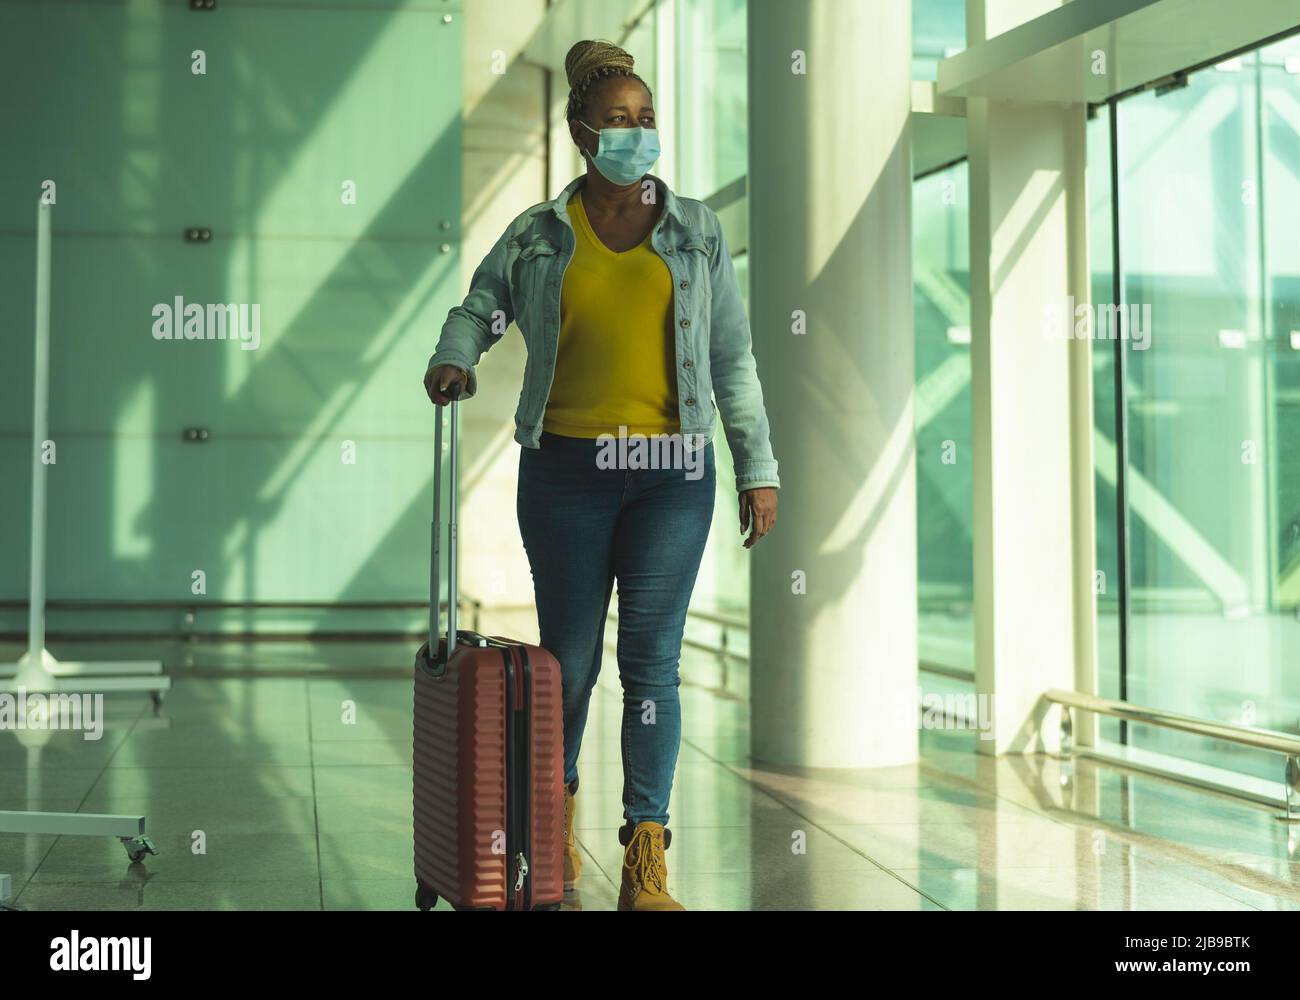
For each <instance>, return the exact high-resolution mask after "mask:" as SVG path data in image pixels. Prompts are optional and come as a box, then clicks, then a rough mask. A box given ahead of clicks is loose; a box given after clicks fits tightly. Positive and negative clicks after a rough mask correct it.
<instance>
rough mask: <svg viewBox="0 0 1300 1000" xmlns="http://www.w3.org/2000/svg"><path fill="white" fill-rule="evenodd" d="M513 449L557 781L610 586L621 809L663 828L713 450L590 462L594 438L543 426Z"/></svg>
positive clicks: (589, 676)
mask: <svg viewBox="0 0 1300 1000" xmlns="http://www.w3.org/2000/svg"><path fill="white" fill-rule="evenodd" d="M539 444H540V448H522V449H520V456H519V493H518V498H517V512H518V517H519V531H520V534H521V535H522V536H523V541H524V548H525V550H526V551H527V553H528V562H529V564H530V566H531V567H532V573H533V589H534V591H535V592H536V600H537V623H538V626H539V629H540V632H541V643H542V645H543V646H545V647H546V648H547V649H548V650H550V651H551V653H552V654H553V655H554V656H555V658H556V659H557V660H559V661H560V671H561V675H562V678H563V688H564V780H565V783H566V784H567V783H572V782H573V781H575V780H576V779H577V777H578V750H579V748H580V747H581V745H582V731H583V728H584V727H585V725H586V722H587V705H588V702H589V701H590V699H591V692H592V689H593V688H594V687H595V685H596V678H597V676H598V675H599V673H600V661H601V653H602V651H603V647H604V636H605V616H606V614H607V612H608V610H609V599H610V594H611V592H612V590H613V587H614V581H615V580H617V581H618V673H619V679H620V681H621V682H622V686H623V721H622V733H621V745H622V757H623V816H624V819H626V820H627V821H628V822H630V823H633V824H635V823H643V822H655V823H662V824H665V825H667V823H668V798H669V795H670V794H671V792H672V786H673V773H674V771H675V770H676V768H677V751H678V748H679V746H680V744H681V735H682V718H681V703H680V701H679V699H678V694H677V686H678V684H679V683H680V681H679V677H678V672H677V668H678V663H679V661H680V658H681V651H682V632H683V630H684V629H685V627H686V608H687V605H689V604H690V600H691V590H692V589H693V588H694V586H695V577H696V574H697V573H698V571H699V568H700V558H701V556H702V555H703V553H704V543H705V541H706V540H707V539H708V536H709V526H710V523H711V521H712V519H713V501H714V489H715V485H714V484H715V481H716V471H715V468H714V458H713V445H712V443H710V444H708V445H707V446H706V447H705V450H704V453H703V455H702V456H697V457H700V458H702V461H701V462H700V464H699V467H698V468H697V470H696V472H697V473H700V472H702V475H699V477H698V478H694V479H692V478H689V477H688V475H687V473H686V472H684V471H683V470H682V469H632V470H629V469H602V468H599V467H598V466H597V462H596V456H597V451H598V447H599V446H598V443H597V442H596V441H595V440H594V439H586V438H570V437H561V436H559V435H555V434H550V433H543V434H542V436H541V439H540V441H539Z"/></svg>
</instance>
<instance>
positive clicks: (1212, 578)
mask: <svg viewBox="0 0 1300 1000" xmlns="http://www.w3.org/2000/svg"><path fill="white" fill-rule="evenodd" d="M1114 113H1115V114H1116V116H1117V118H1116V136H1117V143H1116V148H1115V149H1114V150H1113V151H1112V152H1113V155H1114V156H1115V157H1116V158H1117V166H1118V177H1119V185H1118V191H1117V192H1116V195H1117V197H1118V199H1119V213H1118V214H1119V233H1118V239H1119V253H1120V266H1121V269H1122V274H1121V278H1122V289H1121V292H1122V296H1123V299H1122V301H1123V302H1124V303H1126V305H1127V311H1128V320H1129V324H1130V329H1129V336H1128V339H1127V341H1123V342H1122V349H1123V352H1124V356H1125V363H1126V367H1127V374H1126V379H1125V383H1124V393H1123V396H1124V398H1123V400H1122V406H1123V410H1122V411H1121V413H1120V415H1121V416H1122V417H1123V420H1124V425H1125V434H1124V438H1125V441H1124V444H1125V449H1124V451H1125V456H1126V459H1127V462H1126V465H1125V470H1124V471H1125V493H1126V503H1125V510H1124V512H1123V517H1122V519H1121V518H1120V517H1119V516H1118V515H1116V514H1114V513H1112V514H1110V521H1109V526H1107V525H1106V521H1105V518H1106V516H1107V515H1106V511H1107V507H1108V506H1109V509H1110V510H1111V511H1114V509H1115V496H1114V492H1113V491H1114V485H1113V479H1114V474H1113V467H1112V469H1111V470H1109V478H1110V480H1111V482H1110V483H1107V478H1108V470H1107V468H1106V467H1105V466H1104V464H1103V463H1104V459H1105V457H1106V453H1105V448H1104V447H1099V449H1098V494H1099V520H1100V521H1101V528H1100V530H1099V558H1101V559H1102V560H1103V562H1102V566H1103V567H1104V566H1105V565H1106V562H1105V560H1106V552H1105V549H1104V546H1105V545H1106V544H1107V535H1108V534H1109V537H1110V538H1112V539H1119V538H1121V537H1125V536H1126V539H1127V546H1126V549H1127V553H1128V574H1127V575H1128V581H1127V583H1128V591H1127V596H1128V605H1129V616H1128V622H1129V634H1128V642H1127V650H1126V653H1127V655H1126V657H1125V658H1124V661H1123V663H1124V666H1123V672H1122V675H1121V676H1120V677H1119V685H1121V686H1122V689H1123V692H1124V696H1125V697H1127V698H1128V699H1129V700H1131V701H1133V702H1136V703H1140V704H1148V705H1153V706H1156V707H1159V708H1164V709H1169V710H1173V711H1179V712H1185V713H1187V714H1190V715H1196V716H1201V717H1204V718H1211V719H1218V720H1225V721H1231V722H1239V723H1245V724H1250V725H1256V726H1262V727H1265V728H1270V729H1278V730H1283V731H1290V732H1295V731H1296V720H1297V718H1298V717H1300V683H1298V681H1297V678H1298V676H1300V675H1297V672H1296V671H1295V669H1294V668H1293V667H1292V666H1289V665H1291V664H1294V663H1295V662H1296V654H1297V652H1300V622H1297V620H1296V617H1295V613H1294V612H1295V607H1296V603H1297V596H1300V576H1298V574H1300V474H1297V471H1296V464H1297V463H1296V462H1295V461H1294V449H1295V444H1294V442H1296V440H1297V436H1296V434H1297V431H1300V419H1298V417H1300V410H1298V409H1297V403H1300V393H1298V392H1297V389H1300V364H1298V361H1297V349H1300V334H1297V335H1296V336H1293V335H1292V331H1294V330H1296V328H1297V327H1298V326H1300V323H1298V322H1297V316H1298V315H1300V312H1298V308H1297V304H1298V303H1300V240H1297V239H1296V236H1295V219H1296V218H1297V217H1300V143H1297V142H1296V139H1295V136H1296V130H1297V126H1298V125H1300V40H1297V39H1291V40H1288V41H1285V42H1281V43H1278V44H1275V45H1272V46H1269V47H1267V48H1265V49H1262V50H1258V51H1256V52H1253V53H1250V54H1248V55H1246V56H1243V57H1241V58H1238V59H1233V60H1230V61H1228V62H1225V63H1223V64H1221V65H1220V66H1218V67H1214V68H1209V69H1205V70H1202V71H1199V72H1196V73H1194V74H1192V75H1191V76H1190V77H1189V78H1188V80H1187V83H1186V85H1185V86H1182V87H1179V88H1177V89H1173V90H1169V91H1167V92H1164V93H1161V92H1158V91H1147V92H1143V93H1141V94H1138V95H1136V96H1133V97H1131V98H1128V99H1125V100H1122V101H1120V102H1118V103H1117V104H1115V105H1114ZM1106 199H1107V201H1109V194H1108V193H1107V194H1106ZM1108 207H1109V206H1107V208H1108ZM1094 208H1097V206H1094ZM1096 231H1097V230H1094V233H1095V232H1096ZM1108 268H1109V264H1108V262H1106V261H1095V262H1094V279H1095V280H1094V287H1095V288H1096V289H1097V290H1098V291H1097V294H1098V295H1102V296H1104V297H1103V298H1102V299H1101V301H1107V302H1108V301H1112V296H1111V295H1110V294H1107V293H1105V292H1104V291H1102V289H1104V287H1105V285H1106V284H1108V283H1109V276H1108V274H1106V273H1105V271H1104V270H1103V269H1108ZM1097 348H1098V351H1097V357H1098V374H1099V377H1098V396H1097V399H1098V438H1099V442H1100V441H1101V439H1102V438H1104V436H1105V433H1106V429H1107V424H1106V419H1107V414H1106V413H1105V412H1103V411H1104V409H1105V405H1106V403H1107V402H1109V404H1110V406H1111V409H1110V410H1109V411H1108V412H1109V414H1110V420H1111V421H1112V423H1111V424H1110V427H1111V430H1112V433H1113V420H1114V417H1115V409H1114V399H1113V395H1112V396H1111V397H1110V398H1109V400H1107V399H1106V393H1107V392H1108V391H1109V390H1108V389H1107V387H1106V382H1107V378H1105V377H1103V375H1102V373H1101V369H1103V368H1104V367H1105V366H1106V365H1107V364H1108V362H1106V361H1105V359H1104V358H1103V355H1104V354H1106V353H1107V352H1109V353H1110V354H1111V356H1112V357H1113V356H1114V343H1113V342H1111V343H1108V344H1104V345H1103V344H1101V343H1098V345H1097ZM1110 372H1111V375H1112V379H1111V380H1112V381H1113V368H1112V369H1110ZM1112 461H1113V459H1112ZM1107 494H1109V497H1108V499H1107ZM1121 529H1122V531H1121ZM1112 551H1114V552H1117V551H1118V549H1117V548H1115V549H1112ZM1112 561H1113V559H1112ZM1107 608H1108V603H1107V602H1105V601H1104V602H1103V609H1107ZM1102 617H1103V627H1105V620H1106V615H1105V614H1103V616H1102ZM1101 645H1102V648H1103V649H1104V648H1105V646H1106V643H1105V642H1103V643H1102V644H1101ZM1129 741H1130V742H1131V743H1132V744H1133V745H1135V746H1141V747H1146V748H1150V749H1156V750H1160V751H1162V752H1166V753H1171V754H1177V755H1179V756H1182V757H1184V758H1186V759H1189V760H1195V761H1198V762H1201V763H1205V764H1212V765H1216V766H1221V767H1227V768H1231V769H1234V770H1237V771H1239V772H1243V773H1247V774H1252V775H1256V776H1259V777H1264V778H1271V779H1276V778H1278V777H1279V775H1280V766H1281V765H1280V763H1279V761H1278V759H1277V757H1276V756H1275V755H1270V754H1262V753H1258V752H1254V751H1248V750H1243V749H1241V748H1238V747H1235V746H1232V745H1228V744H1211V743H1209V742H1207V741H1205V740H1202V739H1197V738H1195V737H1190V736H1185V735H1182V734H1178V733H1172V732H1168V731H1163V730H1157V729H1153V728H1152V727H1146V726H1140V727H1132V732H1131V733H1130V734H1129Z"/></svg>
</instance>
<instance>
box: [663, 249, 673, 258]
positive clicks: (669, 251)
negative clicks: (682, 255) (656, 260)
mask: <svg viewBox="0 0 1300 1000" xmlns="http://www.w3.org/2000/svg"><path fill="white" fill-rule="evenodd" d="M664 253H666V254H668V256H669V257H671V256H672V255H673V248H672V247H669V248H668V249H667V250H665V251H664Z"/></svg>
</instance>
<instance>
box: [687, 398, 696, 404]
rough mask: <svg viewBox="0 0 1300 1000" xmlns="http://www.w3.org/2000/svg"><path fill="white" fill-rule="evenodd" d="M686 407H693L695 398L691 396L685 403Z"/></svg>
mask: <svg viewBox="0 0 1300 1000" xmlns="http://www.w3.org/2000/svg"><path fill="white" fill-rule="evenodd" d="M686 405H687V406H694V405H695V397H694V396H692V397H691V398H690V399H688V400H687V401H686Z"/></svg>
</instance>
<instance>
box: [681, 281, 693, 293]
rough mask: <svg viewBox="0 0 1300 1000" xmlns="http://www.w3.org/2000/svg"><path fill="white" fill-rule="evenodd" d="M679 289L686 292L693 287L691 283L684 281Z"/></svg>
mask: <svg viewBox="0 0 1300 1000" xmlns="http://www.w3.org/2000/svg"><path fill="white" fill-rule="evenodd" d="M678 287H679V288H681V289H682V290H683V291H685V290H686V289H687V288H690V287H691V283H690V282H689V281H683V282H682V283H681V284H680V285H679V286H678Z"/></svg>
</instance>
